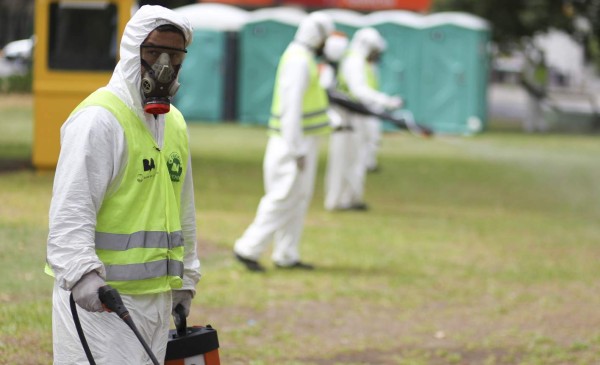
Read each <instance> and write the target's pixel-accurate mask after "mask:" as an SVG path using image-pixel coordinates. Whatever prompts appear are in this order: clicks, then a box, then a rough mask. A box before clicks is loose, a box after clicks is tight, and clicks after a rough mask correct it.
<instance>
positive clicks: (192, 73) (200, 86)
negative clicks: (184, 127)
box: [174, 3, 248, 122]
mask: <svg viewBox="0 0 600 365" xmlns="http://www.w3.org/2000/svg"><path fill="white" fill-rule="evenodd" d="M174 11H176V12H178V13H180V14H182V15H184V16H185V17H187V18H188V19H189V20H190V23H191V25H192V28H193V29H194V33H193V42H192V44H191V45H190V46H189V47H188V53H187V55H186V59H185V62H184V63H183V65H182V67H181V71H180V73H179V80H180V83H181V87H180V88H179V90H178V92H177V95H176V96H175V99H174V104H175V105H176V106H177V108H178V109H179V110H180V111H181V113H182V114H183V115H184V117H185V118H186V120H188V121H208V122H219V121H223V120H233V119H235V118H236V115H235V96H236V91H235V87H236V82H235V80H236V74H237V52H236V51H237V32H238V31H239V29H240V28H241V27H242V26H243V24H245V23H246V21H247V19H248V12H247V11H246V10H242V9H239V8H236V7H233V6H230V5H225V4H211V3H205V4H192V5H186V6H182V7H179V8H176V9H174Z"/></svg>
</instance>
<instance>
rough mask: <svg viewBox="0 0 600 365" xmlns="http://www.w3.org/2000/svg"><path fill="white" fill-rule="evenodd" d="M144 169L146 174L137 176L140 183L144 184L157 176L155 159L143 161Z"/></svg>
mask: <svg viewBox="0 0 600 365" xmlns="http://www.w3.org/2000/svg"><path fill="white" fill-rule="evenodd" d="M142 168H143V169H144V172H143V173H140V174H138V175H137V181H138V182H142V181H144V180H146V179H148V178H151V177H154V176H155V175H156V163H155V162H154V159H153V158H144V159H142Z"/></svg>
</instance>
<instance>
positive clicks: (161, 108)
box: [141, 46, 186, 114]
mask: <svg viewBox="0 0 600 365" xmlns="http://www.w3.org/2000/svg"><path fill="white" fill-rule="evenodd" d="M142 47H143V48H144V49H143V50H142V54H143V55H142V59H141V60H142V65H143V66H144V68H145V72H144V73H143V75H142V83H141V89H142V96H143V98H142V103H143V105H144V112H146V113H149V114H165V113H168V112H169V110H170V109H171V98H172V97H173V96H174V95H175V93H176V92H177V90H178V89H179V82H178V80H177V74H178V73H179V69H180V68H181V62H183V57H184V55H185V52H186V51H185V50H169V49H166V48H162V47H161V48H158V47H144V46H142ZM149 61H154V62H152V64H151V63H150V62H149ZM174 64H175V65H174Z"/></svg>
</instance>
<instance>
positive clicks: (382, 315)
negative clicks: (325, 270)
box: [203, 285, 600, 365]
mask: <svg viewBox="0 0 600 365" xmlns="http://www.w3.org/2000/svg"><path fill="white" fill-rule="evenodd" d="M588 289H589V288H588ZM592 292H593V290H587V291H586V289H585V288H584V286H583V285H582V286H579V285H570V286H566V287H564V288H562V290H560V291H557V290H555V289H553V288H533V289H532V288H523V292H515V293H513V294H511V295H510V296H507V297H506V298H491V297H489V296H486V295H484V296H482V297H481V298H475V300H473V301H465V302H462V303H455V302H444V301H438V302H435V303H433V302H432V303H430V304H429V305H426V306H418V307H406V308H398V307H394V306H392V305H387V304H386V303H366V304H363V303H360V302H353V303H349V302H347V301H345V300H334V301H328V302H319V301H301V302H292V301H290V302H278V303H273V305H269V306H268V307H267V309H265V310H264V311H256V310H250V309H248V308H244V307H237V308H231V307H230V308H226V309H222V310H221V309H204V310H203V316H205V318H210V320H211V323H212V325H213V326H215V328H217V330H218V331H219V337H220V340H221V341H223V344H225V343H227V342H228V337H229V335H230V333H231V332H236V333H238V334H239V332H240V331H241V332H243V333H246V335H245V337H247V340H245V345H246V346H250V348H253V349H265V348H272V349H276V348H278V346H282V347H283V348H286V349H289V348H290V346H289V344H290V343H295V344H297V346H295V349H294V350H289V351H286V355H285V356H286V359H287V360H286V361H284V362H282V361H281V360H280V359H281V358H279V359H278V360H273V359H269V358H268V357H269V354H268V353H264V352H259V353H257V354H245V355H244V357H242V356H240V355H235V354H234V352H235V351H234V352H232V351H230V350H227V348H226V347H224V349H223V350H222V358H223V360H224V363H227V364H232V365H234V364H235V365H237V364H247V363H248V361H249V359H251V358H252V356H255V357H254V359H257V360H258V359H260V360H262V361H264V363H265V364H268V363H273V362H271V360H273V361H277V363H280V364H307V365H308V364H311V365H312V364H315V365H338V364H352V365H355V364H378V365H396V364H403V363H406V364H431V365H447V364H464V365H467V364H473V365H475V364H477V365H479V364H489V365H500V364H502V365H512V364H515V365H516V364H520V363H523V361H525V362H527V363H532V364H544V365H550V364H557V365H558V364H566V362H564V359H565V358H567V359H569V361H570V362H567V363H569V364H571V363H572V364H575V363H586V362H585V361H586V359H593V356H595V354H597V353H598V351H599V350H600V340H599V338H600V337H599V336H600V330H599V329H598V328H599V327H598V324H599V323H600V313H598V312H597V311H595V310H594V308H596V307H595V306H594V305H590V303H593V302H594V303H595V302H597V300H596V299H594V298H593V296H594V295H593V293H592ZM398 294H399V295H401V293H398ZM575 298H576V299H575ZM573 299H574V300H573ZM251 333H252V334H251Z"/></svg>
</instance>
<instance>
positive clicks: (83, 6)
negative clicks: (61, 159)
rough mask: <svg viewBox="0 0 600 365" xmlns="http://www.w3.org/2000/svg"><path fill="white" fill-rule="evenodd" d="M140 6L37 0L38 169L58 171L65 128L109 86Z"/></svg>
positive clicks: (122, 0)
mask: <svg viewBox="0 0 600 365" xmlns="http://www.w3.org/2000/svg"><path fill="white" fill-rule="evenodd" d="M134 5H136V1H135V0H36V3H35V35H36V45H35V50H34V65H33V93H34V122H35V123H34V136H33V137H34V143H33V161H32V162H33V165H34V166H35V167H36V168H38V169H53V168H55V167H56V164H57V162H58V154H59V151H60V127H61V125H62V124H63V123H64V122H65V120H66V119H67V117H68V116H69V114H70V113H71V111H72V110H73V109H74V108H75V107H76V106H77V105H78V104H79V102H81V101H82V100H83V99H84V98H85V97H86V96H87V95H89V94H90V93H91V92H93V91H94V90H96V89H97V88H99V87H101V86H104V85H106V84H107V83H108V80H109V79H110V76H111V75H112V71H113V69H114V67H115V65H116V64H117V59H118V49H119V48H118V47H119V40H120V39H121V35H122V34H123V30H124V29H125V24H126V23H127V21H128V20H129V18H130V17H131V12H132V9H133V6H134Z"/></svg>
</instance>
